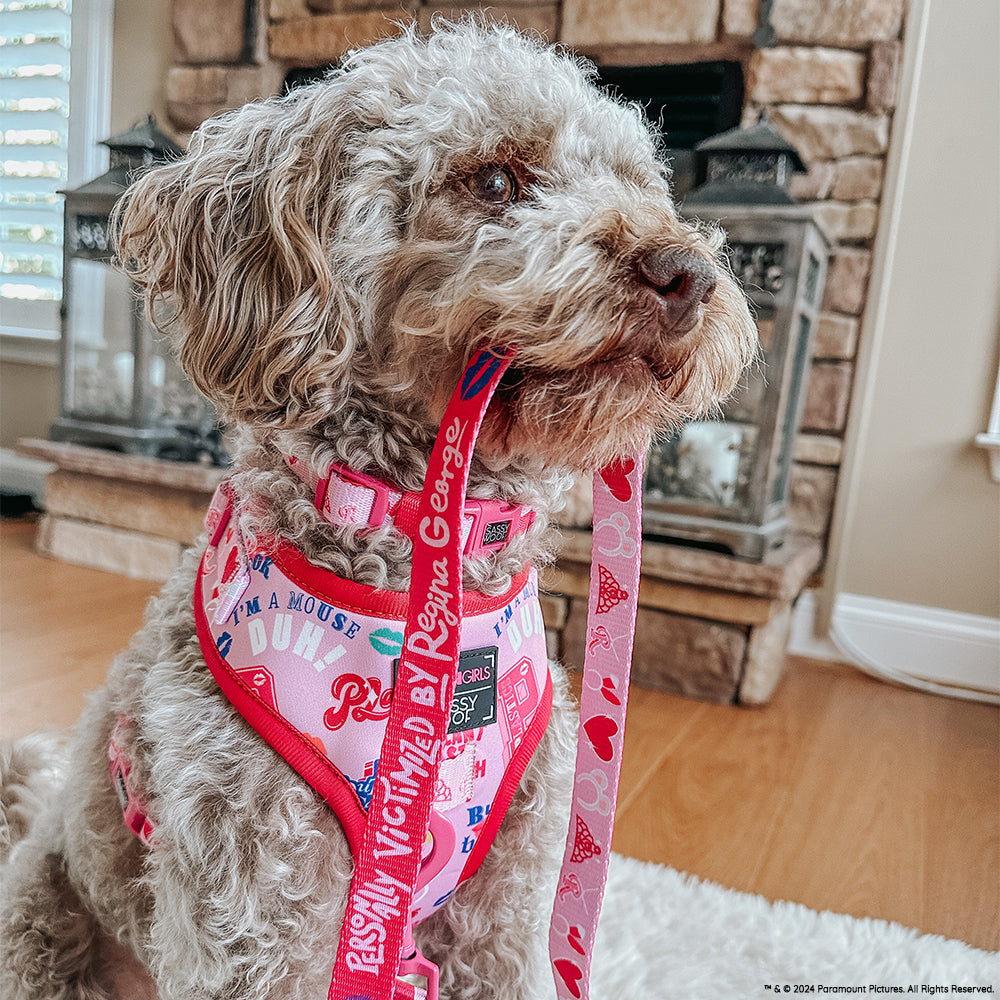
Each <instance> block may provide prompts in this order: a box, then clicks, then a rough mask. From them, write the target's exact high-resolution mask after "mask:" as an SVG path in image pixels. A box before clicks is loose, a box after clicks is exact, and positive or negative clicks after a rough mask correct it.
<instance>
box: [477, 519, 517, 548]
mask: <svg viewBox="0 0 1000 1000" xmlns="http://www.w3.org/2000/svg"><path fill="white" fill-rule="evenodd" d="M509 534H510V521H492V522H490V523H489V524H487V525H486V530H485V531H483V545H499V544H500V542H506V541H507V536H508V535H509Z"/></svg>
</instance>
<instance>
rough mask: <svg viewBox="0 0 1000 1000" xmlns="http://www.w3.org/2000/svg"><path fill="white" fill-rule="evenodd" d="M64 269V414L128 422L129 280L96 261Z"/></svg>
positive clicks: (78, 259)
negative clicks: (67, 339) (67, 336)
mask: <svg viewBox="0 0 1000 1000" xmlns="http://www.w3.org/2000/svg"><path fill="white" fill-rule="evenodd" d="M69 266H70V279H69V288H70V289H71V294H70V295H69V297H68V298H69V302H68V308H69V313H68V324H67V329H68V330H69V331H70V332H71V339H70V342H69V343H68V344H67V349H68V359H67V360H68V364H69V366H70V373H69V376H70V377H69V381H68V393H69V399H68V404H69V406H68V409H69V412H70V413H71V414H72V415H73V416H74V417H79V418H91V419H92V418H98V419H101V420H110V421H121V422H126V421H129V420H131V419H132V417H133V412H134V410H133V406H134V400H133V386H134V368H135V357H134V353H133V344H132V332H133V331H132V324H133V319H132V315H133V313H132V290H131V282H130V281H129V279H128V278H127V277H126V276H125V275H123V274H121V273H119V272H118V271H116V270H115V269H114V268H112V267H109V266H108V265H107V264H105V263H103V262H101V261H99V260H88V259H86V258H81V257H74V258H73V259H72V260H71V261H70V265H69Z"/></svg>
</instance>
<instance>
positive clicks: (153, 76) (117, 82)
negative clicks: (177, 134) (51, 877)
mask: <svg viewBox="0 0 1000 1000" xmlns="http://www.w3.org/2000/svg"><path fill="white" fill-rule="evenodd" d="M172 47H173V40H172V37H171V30H170V4H169V2H168V0H115V47H114V61H113V65H112V76H111V129H112V132H121V131H123V130H124V129H127V128H128V127H129V126H130V125H133V124H134V123H135V122H136V121H141V120H142V119H143V118H145V116H146V115H147V114H149V113H150V112H152V113H153V114H154V115H156V120H157V123H158V125H159V127H160V128H161V129H162V130H163V131H164V132H167V133H168V134H169V133H170V127H169V122H168V120H167V113H166V110H165V109H166V104H165V96H164V84H165V81H166V79H167V70H168V69H169V67H170V58H171V53H172Z"/></svg>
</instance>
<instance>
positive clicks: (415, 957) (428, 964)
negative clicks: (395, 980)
mask: <svg viewBox="0 0 1000 1000" xmlns="http://www.w3.org/2000/svg"><path fill="white" fill-rule="evenodd" d="M399 976H400V978H401V979H402V978H404V977H406V976H419V977H421V978H423V979H425V980H426V981H427V988H426V991H425V992H424V993H423V997H424V1000H438V977H439V976H440V972H439V970H438V967H437V966H436V965H435V964H434V963H433V962H432V961H430V959H427V958H424V956H423V955H422V954H421V953H420V949H419V948H416V947H414V950H413V954H412V955H411V956H410V957H409V958H404V959H401V960H400V963H399ZM411 985H412V986H413V988H414V992H415V993H416V995H417V996H418V997H419V996H420V995H421V994H420V987H419V986H417V985H416V984H415V983H411Z"/></svg>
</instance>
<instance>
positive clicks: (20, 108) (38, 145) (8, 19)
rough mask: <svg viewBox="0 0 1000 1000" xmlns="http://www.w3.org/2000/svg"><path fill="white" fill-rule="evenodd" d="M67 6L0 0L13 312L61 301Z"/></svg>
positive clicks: (1, 205)
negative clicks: (22, 305)
mask: <svg viewBox="0 0 1000 1000" xmlns="http://www.w3.org/2000/svg"><path fill="white" fill-rule="evenodd" d="M71 2H72V0H0V136H2V145H0V181H2V185H3V190H2V192H0V307H2V308H4V310H5V311H8V310H9V311H10V312H11V313H24V312H26V310H23V309H18V308H17V306H16V305H15V303H18V302H25V303H26V302H53V303H54V302H57V301H58V300H59V298H60V297H61V291H62V196H61V195H59V194H58V191H59V189H60V188H64V187H65V186H66V181H67V157H68V150H69V110H70V108H69V105H70V79H69V77H70V74H69V69H70V29H71V7H70V5H71ZM28 311H30V310H28Z"/></svg>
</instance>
